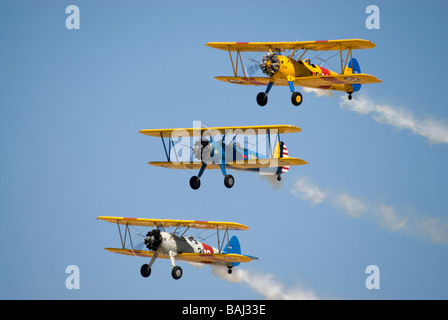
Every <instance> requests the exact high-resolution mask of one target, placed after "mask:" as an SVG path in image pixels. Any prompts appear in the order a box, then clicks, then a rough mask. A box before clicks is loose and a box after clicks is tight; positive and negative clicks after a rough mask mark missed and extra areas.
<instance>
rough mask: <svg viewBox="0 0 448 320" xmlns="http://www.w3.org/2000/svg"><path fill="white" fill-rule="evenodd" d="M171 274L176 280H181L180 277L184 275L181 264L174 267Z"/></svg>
mask: <svg viewBox="0 0 448 320" xmlns="http://www.w3.org/2000/svg"><path fill="white" fill-rule="evenodd" d="M171 275H172V276H173V279H174V280H179V279H180V277H182V268H181V267H179V266H175V267H173V269H172V270H171Z"/></svg>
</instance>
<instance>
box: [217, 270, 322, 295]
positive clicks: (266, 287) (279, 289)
mask: <svg viewBox="0 0 448 320" xmlns="http://www.w3.org/2000/svg"><path fill="white" fill-rule="evenodd" d="M211 268H212V273H213V274H214V275H215V276H217V277H218V278H220V279H226V280H227V281H229V282H235V283H245V284H247V285H248V286H249V287H250V288H251V289H252V290H253V291H255V292H257V293H259V294H261V295H263V296H264V297H265V298H266V299H268V300H317V299H318V297H317V296H316V295H315V294H314V293H313V291H312V290H307V289H303V288H302V287H301V286H299V285H296V286H295V287H293V288H287V287H285V285H283V284H282V283H280V282H278V281H276V280H275V277H274V275H272V274H265V273H254V272H249V271H248V270H246V269H242V268H240V267H238V268H237V269H236V270H234V271H233V272H232V274H230V275H229V274H228V273H227V268H226V267H222V266H215V265H213V266H211Z"/></svg>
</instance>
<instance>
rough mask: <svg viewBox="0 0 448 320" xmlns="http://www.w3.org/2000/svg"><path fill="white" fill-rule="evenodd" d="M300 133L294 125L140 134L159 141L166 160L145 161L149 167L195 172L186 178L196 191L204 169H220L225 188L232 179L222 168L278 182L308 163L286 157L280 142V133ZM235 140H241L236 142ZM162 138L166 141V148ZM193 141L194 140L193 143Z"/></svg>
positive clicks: (195, 129) (165, 130) (147, 131)
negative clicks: (250, 139) (274, 178)
mask: <svg viewBox="0 0 448 320" xmlns="http://www.w3.org/2000/svg"><path fill="white" fill-rule="evenodd" d="M300 131H301V129H300V128H299V127H296V126H290V125H268V126H251V127H249V126H238V127H211V128H201V127H199V128H179V129H145V130H141V131H140V133H142V134H144V135H147V136H151V137H159V138H161V139H162V143H163V148H164V149H165V155H166V158H167V161H153V162H148V163H149V164H150V165H153V166H157V167H162V168H170V169H190V170H199V173H198V175H197V176H193V177H191V179H190V186H191V188H192V189H194V190H196V189H198V188H199V187H200V185H201V181H200V178H201V176H202V174H203V173H204V171H205V169H221V172H222V174H223V176H224V185H225V186H226V187H227V188H231V187H233V184H234V182H235V179H234V178H233V176H232V175H230V174H227V171H226V169H233V170H244V171H254V172H260V173H261V174H274V175H277V180H278V181H280V180H281V175H282V174H283V173H286V172H287V171H288V170H289V166H298V165H303V164H307V163H308V162H306V161H304V160H302V159H298V158H293V157H290V156H289V154H288V150H287V149H286V146H285V144H284V142H283V141H281V140H280V134H281V133H293V132H300ZM260 135H263V136H264V137H265V140H263V142H260V141H259V140H258V136H260ZM248 136H256V138H257V141H256V142H255V143H254V144H253V145H254V147H256V149H255V150H254V149H249V145H248V141H247V139H246V137H248ZM239 137H242V138H243V140H241V141H240V140H238V139H237V138H239ZM165 138H168V146H167V144H166V143H165ZM194 138H195V139H197V140H196V141H194V142H193V139H194ZM244 139H246V140H244ZM260 140H261V139H260ZM272 140H273V141H272ZM181 156H182V158H180V157H181ZM198 160H199V161H198Z"/></svg>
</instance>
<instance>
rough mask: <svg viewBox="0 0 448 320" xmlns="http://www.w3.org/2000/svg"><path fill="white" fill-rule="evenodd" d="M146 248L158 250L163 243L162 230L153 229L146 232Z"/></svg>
mask: <svg viewBox="0 0 448 320" xmlns="http://www.w3.org/2000/svg"><path fill="white" fill-rule="evenodd" d="M144 242H145V245H146V248H148V249H149V250H152V251H156V250H157V249H158V248H159V246H160V244H161V243H162V235H161V234H160V230H157V229H155V230H152V231H149V232H148V233H147V234H146V238H145V240H144Z"/></svg>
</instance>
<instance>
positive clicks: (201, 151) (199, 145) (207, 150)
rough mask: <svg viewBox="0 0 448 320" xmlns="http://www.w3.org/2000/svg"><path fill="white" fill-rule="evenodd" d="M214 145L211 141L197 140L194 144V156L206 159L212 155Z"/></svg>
mask: <svg viewBox="0 0 448 320" xmlns="http://www.w3.org/2000/svg"><path fill="white" fill-rule="evenodd" d="M212 151H213V146H212V144H211V143H210V142H209V141H204V140H197V141H195V142H194V144H193V156H194V157H195V158H196V159H198V160H202V161H206V160H207V159H208V158H210V156H211V155H212Z"/></svg>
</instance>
